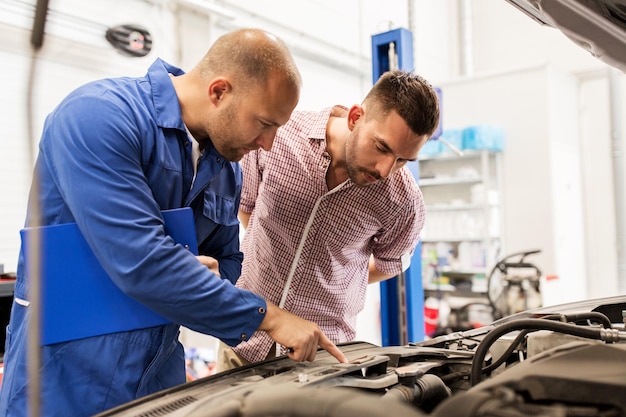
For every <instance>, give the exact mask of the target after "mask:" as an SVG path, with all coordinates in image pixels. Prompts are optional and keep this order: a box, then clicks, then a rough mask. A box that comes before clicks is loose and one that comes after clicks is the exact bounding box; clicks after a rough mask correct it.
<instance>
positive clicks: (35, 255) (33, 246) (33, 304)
mask: <svg viewBox="0 0 626 417" xmlns="http://www.w3.org/2000/svg"><path fill="white" fill-rule="evenodd" d="M47 15H48V0H37V5H36V7H35V17H34V20H33V30H32V33H31V39H30V41H31V47H32V53H31V61H30V71H29V75H28V84H27V95H26V115H27V123H28V127H27V128H28V150H29V152H28V155H27V157H28V158H30V159H29V164H27V166H29V167H32V168H33V169H32V170H31V171H32V173H33V180H32V185H31V195H32V197H31V198H30V203H29V205H30V207H29V210H30V213H31V214H30V215H31V218H32V219H34V222H35V225H40V223H41V220H40V219H41V211H42V210H41V207H40V199H39V178H38V175H37V172H36V170H35V169H34V162H33V161H34V160H35V158H36V155H37V152H36V151H37V146H36V140H35V134H34V126H33V123H34V121H33V119H34V117H33V91H34V85H35V81H36V77H35V75H36V69H37V57H38V53H39V51H40V49H41V47H42V46H43V38H44V33H45V26H46V17H47ZM32 237H33V238H32V240H30V241H29V243H28V247H27V248H25V250H26V251H28V253H29V256H28V257H27V262H28V268H27V270H28V275H29V277H28V280H29V286H28V288H29V290H28V291H29V293H28V298H29V302H30V306H29V311H30V313H29V316H28V317H29V319H28V320H29V323H28V343H27V349H28V350H27V358H28V364H27V373H28V381H29V382H28V387H27V394H28V414H29V415H30V416H33V417H38V416H39V415H40V414H41V413H40V411H41V401H40V393H41V381H40V376H41V375H40V368H41V347H40V338H41V336H40V335H41V333H40V329H41V301H40V300H41V262H40V259H41V235H40V234H39V233H34V234H33V235H32Z"/></svg>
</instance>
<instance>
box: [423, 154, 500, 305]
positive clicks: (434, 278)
mask: <svg viewBox="0 0 626 417" xmlns="http://www.w3.org/2000/svg"><path fill="white" fill-rule="evenodd" d="M500 159H501V154H500V153H499V152H491V151H487V150H484V151H469V152H468V151H464V154H463V155H462V156H458V155H456V154H447V155H438V156H434V157H422V158H420V165H419V166H420V179H419V185H420V188H421V190H422V193H423V194H424V200H425V202H426V212H427V214H426V223H425V225H424V230H423V233H422V267H423V271H422V272H423V273H422V277H423V279H424V290H425V292H426V293H428V292H432V291H438V292H457V293H458V292H465V293H469V294H472V293H476V294H474V295H480V294H483V293H484V290H485V289H486V288H483V287H484V286H483V285H482V283H484V282H485V278H486V276H487V273H488V269H489V268H490V267H491V265H492V264H493V263H494V262H495V259H496V257H497V256H498V255H499V253H500V249H501V246H502V236H501V230H502V227H501V224H500V221H501V220H500V219H501V216H500V209H501V203H500V190H501V178H500V176H501V174H500V172H501V167H500V164H501V162H500ZM453 284H454V285H453Z"/></svg>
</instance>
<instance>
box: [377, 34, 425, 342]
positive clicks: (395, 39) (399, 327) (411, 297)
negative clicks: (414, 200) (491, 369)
mask: <svg viewBox="0 0 626 417" xmlns="http://www.w3.org/2000/svg"><path fill="white" fill-rule="evenodd" d="M392 69H400V70H404V71H408V72H411V71H413V34H412V33H411V32H410V31H409V30H406V29H402V28H400V29H394V30H391V31H388V32H384V33H380V34H376V35H373V36H372V81H373V83H376V81H377V80H378V78H380V76H381V75H382V74H383V73H384V72H386V71H389V70H392ZM408 166H409V168H410V169H411V172H412V173H413V175H414V176H415V179H416V180H418V179H419V164H418V162H417V161H416V162H412V163H411V164H409V165H408ZM421 253H422V243H421V242H420V243H418V245H417V247H416V248H415V252H414V254H413V257H412V258H411V266H410V267H409V268H408V269H407V270H406V271H405V272H404V273H402V274H400V275H398V276H396V277H393V278H391V279H389V280H386V281H383V282H381V283H380V284H379V285H380V319H381V330H382V345H383V346H392V345H406V344H407V343H409V342H419V341H421V340H423V339H424V288H423V285H422V258H421Z"/></svg>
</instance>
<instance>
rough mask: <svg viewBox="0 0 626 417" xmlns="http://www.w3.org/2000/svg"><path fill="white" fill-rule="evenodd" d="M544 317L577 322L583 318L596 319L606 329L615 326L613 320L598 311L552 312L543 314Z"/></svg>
mask: <svg viewBox="0 0 626 417" xmlns="http://www.w3.org/2000/svg"><path fill="white" fill-rule="evenodd" d="M542 319H548V320H561V321H562V322H572V323H575V322H577V321H581V320H589V321H592V322H593V321H595V322H599V323H600V324H602V327H604V328H605V329H610V328H612V327H613V324H612V323H611V320H609V318H608V317H607V316H606V315H605V314H602V313H598V312H597V311H588V312H585V313H576V314H550V315H548V316H543V317H542Z"/></svg>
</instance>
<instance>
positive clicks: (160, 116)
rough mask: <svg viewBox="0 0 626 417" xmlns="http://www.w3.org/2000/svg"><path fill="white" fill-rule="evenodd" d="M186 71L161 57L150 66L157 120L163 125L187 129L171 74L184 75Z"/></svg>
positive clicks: (150, 80)
mask: <svg viewBox="0 0 626 417" xmlns="http://www.w3.org/2000/svg"><path fill="white" fill-rule="evenodd" d="M184 73H185V72H184V71H183V70H181V69H180V68H178V67H175V66H174V65H170V64H168V63H167V62H165V61H163V60H162V59H160V58H157V59H156V60H155V61H154V63H152V65H151V66H150V68H148V74H147V75H146V78H147V79H148V82H150V85H151V87H152V96H153V97H154V108H155V111H156V122H157V123H158V124H159V126H161V127H166V128H176V129H180V130H185V124H184V123H183V117H182V113H181V111H180V104H179V102H178V96H177V95H176V90H175V89H174V85H173V84H172V80H171V79H170V75H169V74H172V75H174V76H178V75H183V74H184Z"/></svg>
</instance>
